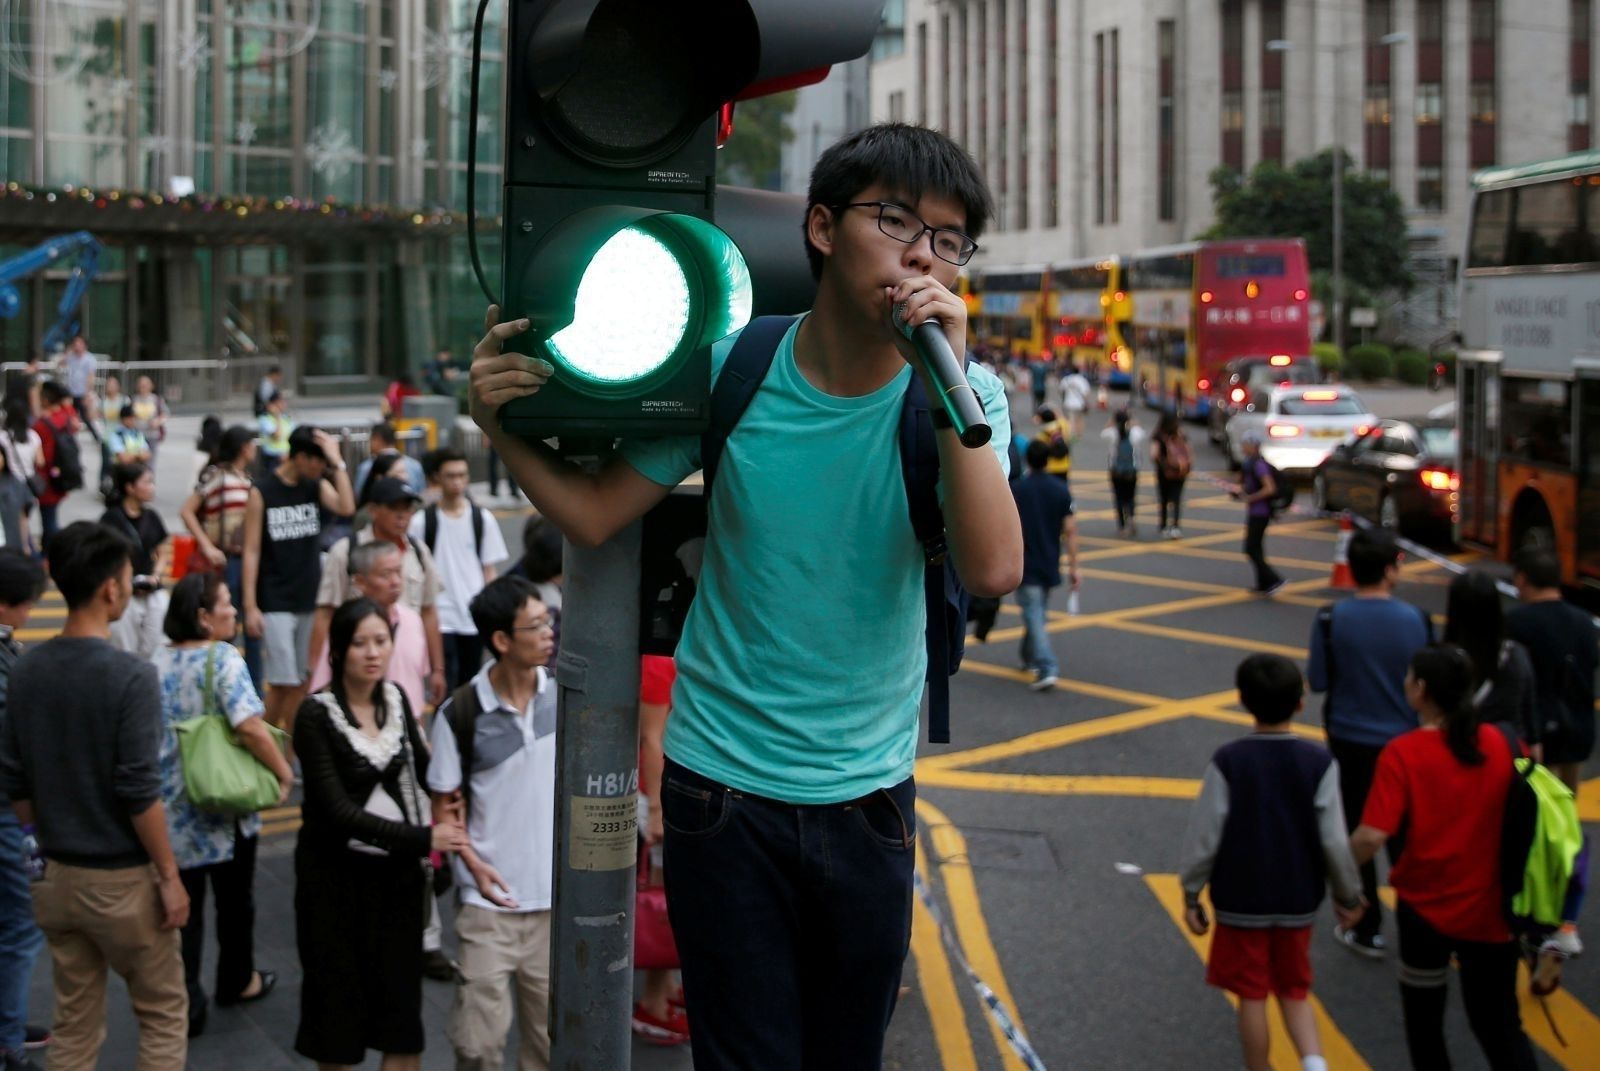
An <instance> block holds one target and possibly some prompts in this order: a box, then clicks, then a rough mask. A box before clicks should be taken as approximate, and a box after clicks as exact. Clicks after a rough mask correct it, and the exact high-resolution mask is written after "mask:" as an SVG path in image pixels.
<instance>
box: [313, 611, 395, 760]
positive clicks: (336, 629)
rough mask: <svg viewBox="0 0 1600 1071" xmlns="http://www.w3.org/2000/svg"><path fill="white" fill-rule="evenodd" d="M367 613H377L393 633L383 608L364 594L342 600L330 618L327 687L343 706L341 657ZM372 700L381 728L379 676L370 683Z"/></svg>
mask: <svg viewBox="0 0 1600 1071" xmlns="http://www.w3.org/2000/svg"><path fill="white" fill-rule="evenodd" d="M369 617H376V618H377V619H378V620H379V621H382V622H383V624H384V627H385V628H387V629H389V634H390V635H391V636H393V635H394V626H393V625H391V624H389V619H388V618H387V617H385V616H384V613H383V609H382V608H381V607H379V606H378V604H377V603H375V602H373V601H372V600H371V599H369V598H367V597H365V596H359V597H357V598H354V599H350V600H349V601H348V602H346V603H344V604H343V605H342V606H340V607H339V608H338V609H337V610H335V611H334V612H333V620H332V621H330V622H329V623H328V669H329V670H330V671H331V672H332V674H333V676H332V679H331V681H330V683H329V685H328V687H329V689H330V690H331V691H332V692H333V695H334V698H335V699H337V700H338V701H339V705H340V706H342V707H346V708H348V707H349V700H348V697H347V696H346V695H345V693H344V660H345V658H346V657H348V656H349V654H350V644H351V643H352V642H353V641H354V640H355V638H356V629H358V628H360V627H361V622H363V621H365V620H366V619H367V618H369ZM371 702H372V704H373V706H374V707H375V708H376V710H375V713H376V715H377V721H378V725H379V727H380V728H381V727H382V726H383V723H384V719H385V717H386V715H387V711H385V709H384V706H385V704H384V702H383V681H381V680H380V681H378V682H377V683H376V684H374V685H373V686H372V697H371Z"/></svg>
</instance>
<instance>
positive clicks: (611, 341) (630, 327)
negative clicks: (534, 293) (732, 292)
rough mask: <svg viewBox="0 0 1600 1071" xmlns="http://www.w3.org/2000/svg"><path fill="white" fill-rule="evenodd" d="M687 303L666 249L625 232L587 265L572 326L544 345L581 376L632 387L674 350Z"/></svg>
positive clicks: (684, 285)
mask: <svg viewBox="0 0 1600 1071" xmlns="http://www.w3.org/2000/svg"><path fill="white" fill-rule="evenodd" d="M690 302H691V296H690V292H689V278H688V276H687V275H686V274H685V273H684V270H683V266H682V265H681V264H680V263H678V258H677V256H675V255H674V254H673V252H672V250H670V249H669V248H668V247H667V246H666V245H665V244H664V243H663V242H662V241H661V240H660V239H659V238H657V237H656V236H654V235H652V234H650V233H648V232H647V231H644V230H641V229H640V228H638V227H626V228H624V229H622V230H620V231H618V232H617V233H616V234H614V235H612V236H611V238H610V239H608V240H607V241H606V243H605V244H604V245H602V246H601V247H600V251H599V252H598V253H596V254H595V256H594V259H593V260H591V261H590V262H589V266H588V268H587V269H585V270H584V273H583V279H582V281H580V282H579V283H578V293H577V297H576V300H575V301H574V305H573V317H572V322H571V323H570V324H568V325H567V326H566V327H564V328H562V329H561V330H560V331H558V332H556V333H555V334H554V335H552V336H551V337H550V341H549V346H550V348H551V349H553V350H555V351H556V353H557V354H558V355H559V356H560V357H561V358H562V359H563V360H564V361H566V363H567V364H568V365H569V366H570V367H571V368H572V370H573V371H574V372H576V373H577V374H578V375H580V376H582V377H584V378H586V379H589V380H591V381H593V382H596V383H602V384H607V385H611V386H620V385H623V384H627V383H632V382H634V381H636V380H639V379H642V378H644V377H646V376H649V375H650V374H651V373H653V372H655V371H657V370H658V369H660V368H661V366H662V365H663V364H664V363H666V362H667V361H669V360H671V359H672V357H673V355H674V354H675V353H676V352H677V351H678V349H679V347H680V345H681V344H682V342H683V337H684V333H685V332H686V331H687V330H688V327H689V316H690V311H691V309H690ZM746 315H747V316H748V312H747V313H746Z"/></svg>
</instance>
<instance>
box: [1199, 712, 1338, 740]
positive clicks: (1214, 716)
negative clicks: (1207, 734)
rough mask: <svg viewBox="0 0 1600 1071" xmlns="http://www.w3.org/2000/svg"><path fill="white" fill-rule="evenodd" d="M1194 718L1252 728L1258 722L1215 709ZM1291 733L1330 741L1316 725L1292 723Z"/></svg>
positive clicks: (1200, 713) (1245, 715)
mask: <svg viewBox="0 0 1600 1071" xmlns="http://www.w3.org/2000/svg"><path fill="white" fill-rule="evenodd" d="M1194 716H1195V717H1197V718H1204V719H1206V720H1207V721H1220V722H1223V723H1225V724H1227V725H1242V726H1245V727H1252V726H1254V725H1255V723H1256V720H1255V719H1254V718H1252V717H1251V716H1250V715H1248V714H1237V713H1235V712H1233V711H1231V710H1217V709H1214V708H1213V709H1211V710H1197V711H1195V712H1194ZM1289 731H1290V732H1292V733H1295V734H1297V735H1299V736H1304V737H1306V738H1307V739H1310V740H1319V741H1320V740H1326V739H1328V734H1327V733H1325V732H1323V731H1322V730H1321V729H1319V728H1318V727H1317V726H1315V725H1307V724H1305V723H1304V722H1298V721H1291V722H1290V723H1289Z"/></svg>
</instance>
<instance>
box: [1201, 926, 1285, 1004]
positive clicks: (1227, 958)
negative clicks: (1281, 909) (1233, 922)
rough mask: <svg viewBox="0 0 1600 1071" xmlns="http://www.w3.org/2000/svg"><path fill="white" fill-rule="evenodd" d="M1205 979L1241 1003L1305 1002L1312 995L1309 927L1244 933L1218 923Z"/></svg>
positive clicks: (1280, 927) (1234, 927)
mask: <svg viewBox="0 0 1600 1071" xmlns="http://www.w3.org/2000/svg"><path fill="white" fill-rule="evenodd" d="M1206 981H1207V982H1208V983H1209V984H1211V985H1214V986H1216V987H1217V988H1218V989H1226V990H1227V991H1228V992H1230V993H1233V994H1234V995H1236V996H1238V997H1239V998H1240V999H1241V1000H1266V999H1267V996H1268V994H1276V995H1277V996H1278V997H1279V998H1280V999H1282V1000H1305V999H1306V995H1307V994H1308V993H1310V992H1311V927H1310V926H1294V927H1284V926H1272V927H1269V928H1266V929H1260V930H1256V929H1248V930H1247V929H1243V928H1241V927H1238V926H1225V925H1223V924H1222V923H1220V922H1219V923H1217V929H1216V933H1215V935H1214V936H1213V937H1212V938H1211V959H1210V960H1209V961H1208V962H1207V963H1206Z"/></svg>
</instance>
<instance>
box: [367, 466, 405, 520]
mask: <svg viewBox="0 0 1600 1071" xmlns="http://www.w3.org/2000/svg"><path fill="white" fill-rule="evenodd" d="M404 465H405V458H404V457H403V456H402V455H400V454H384V455H383V456H381V457H374V458H373V459H372V464H371V466H369V467H368V469H367V478H366V479H364V480H362V481H361V493H360V494H358V495H357V496H356V509H360V508H362V507H363V506H367V505H371V503H372V489H373V487H375V486H376V485H377V483H378V481H379V480H381V479H383V478H384V477H385V476H394V478H395V479H398V480H403V479H405V468H404ZM396 473H398V475H396Z"/></svg>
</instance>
